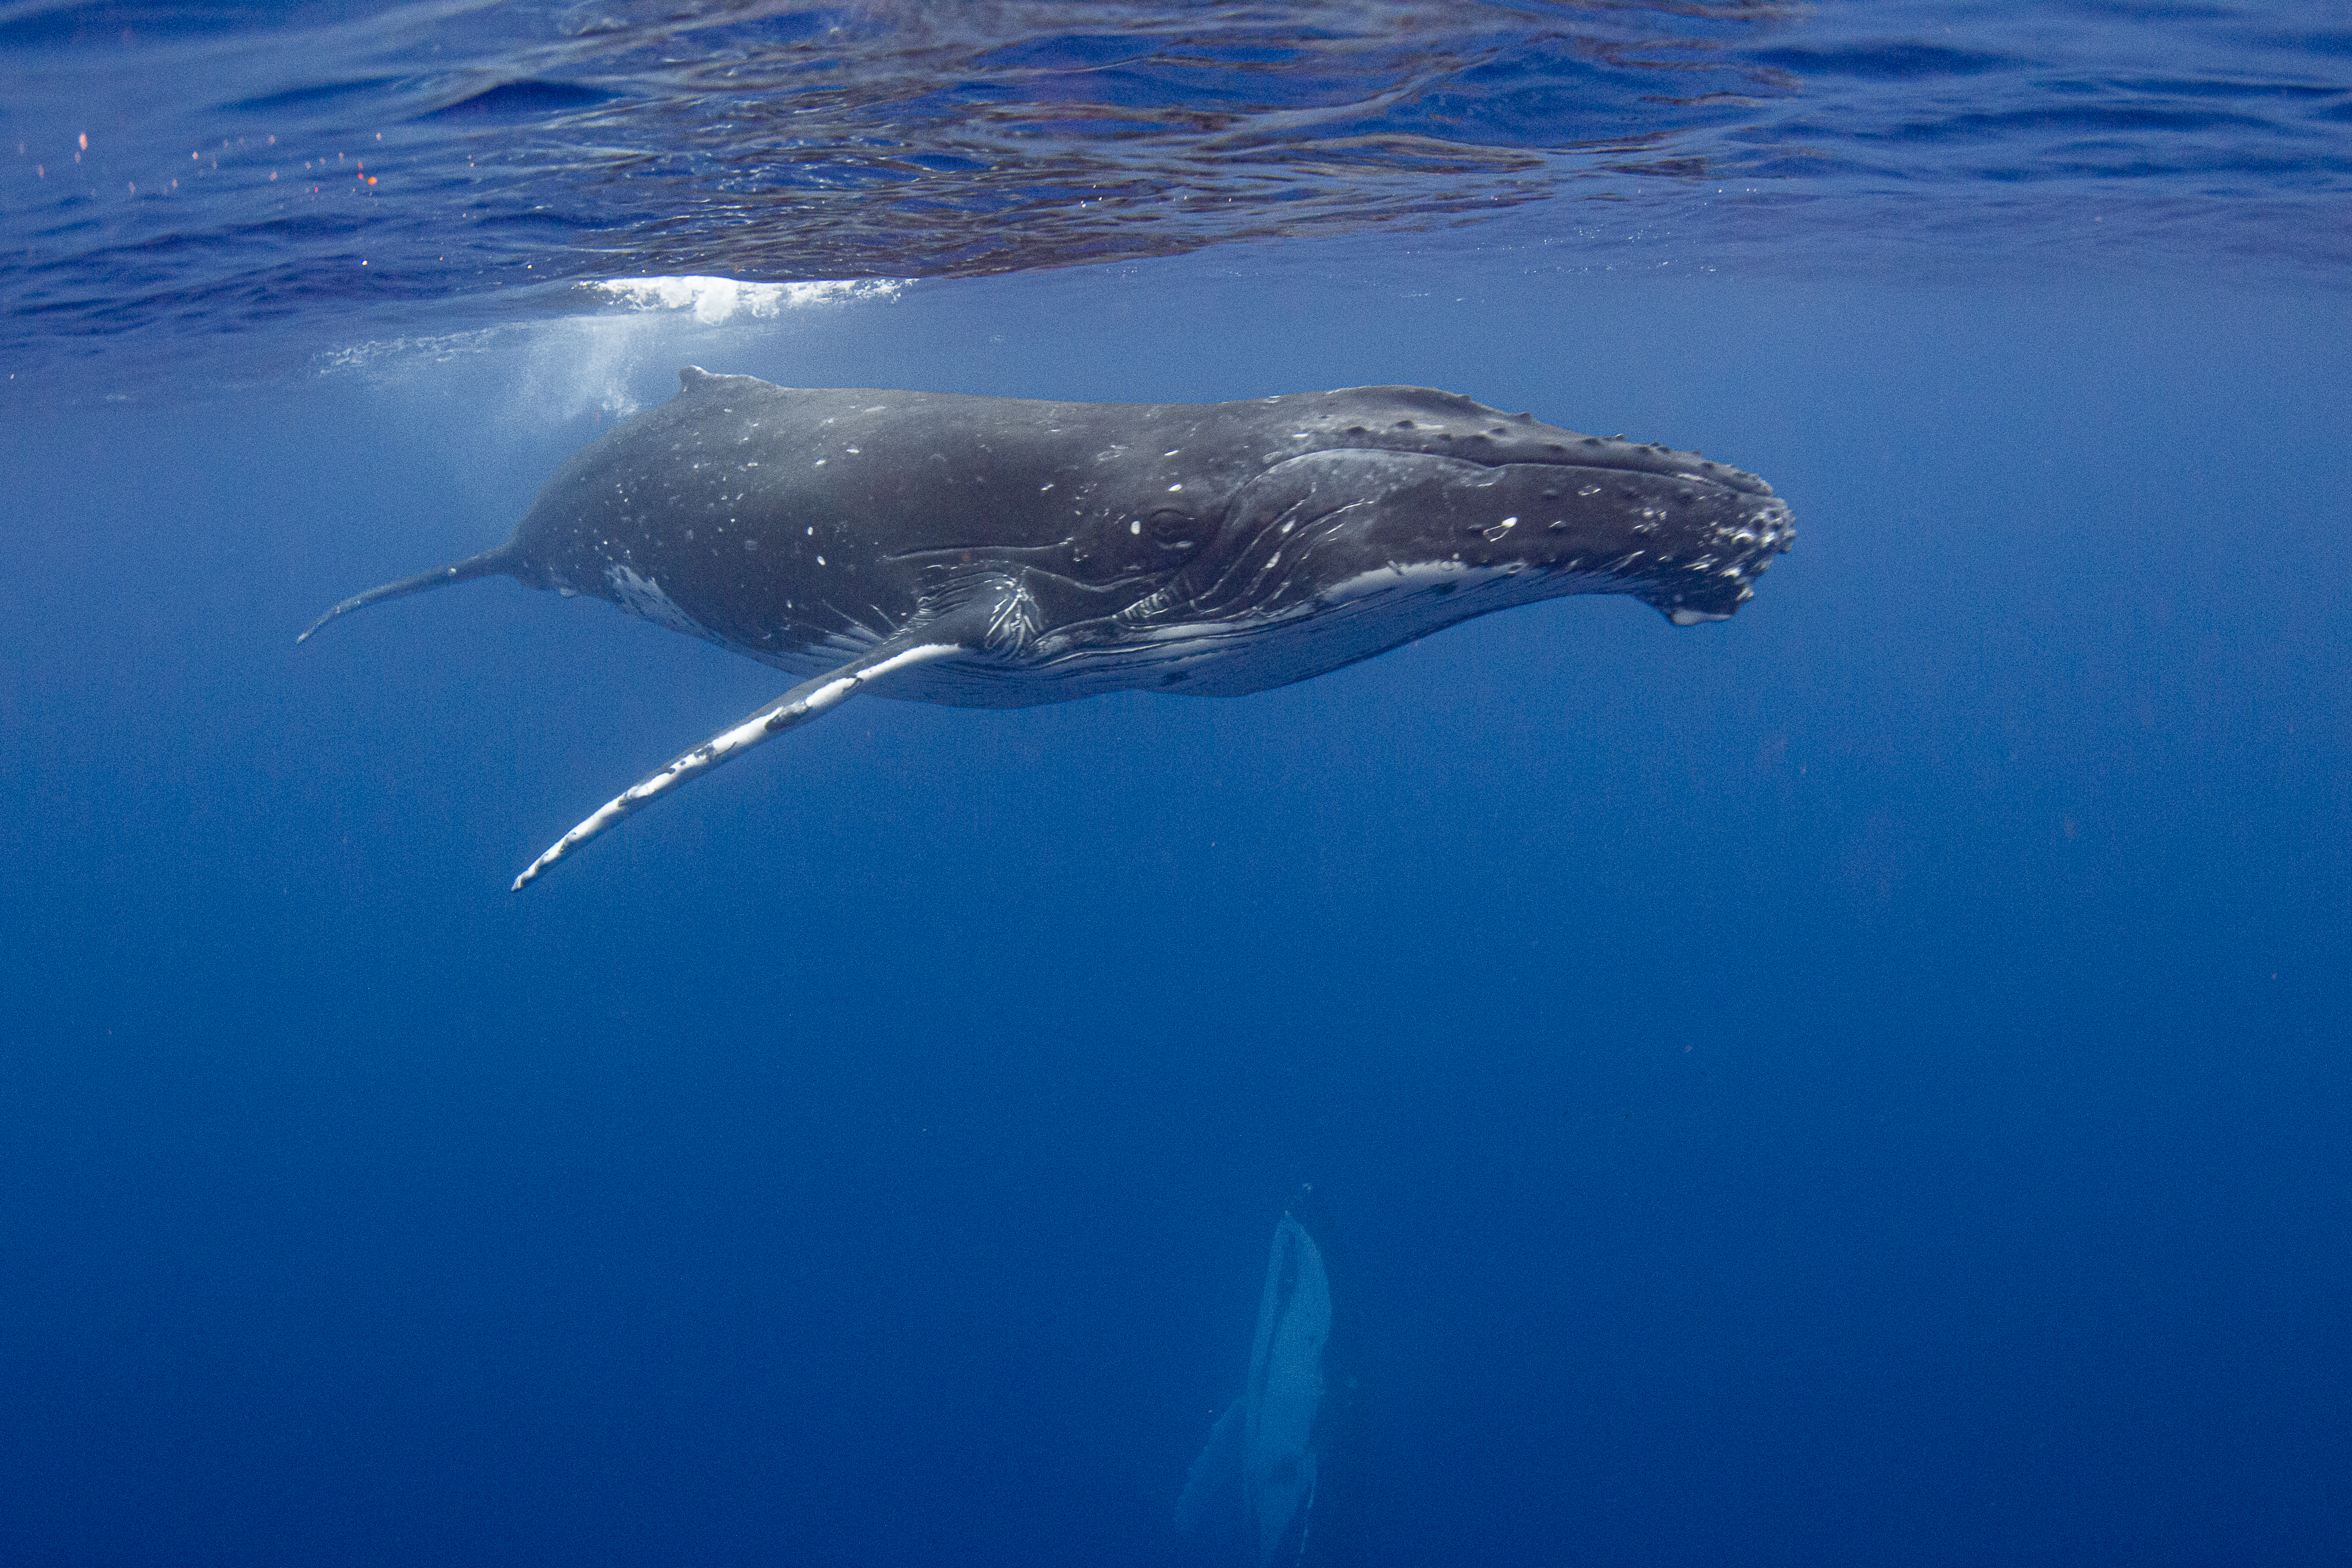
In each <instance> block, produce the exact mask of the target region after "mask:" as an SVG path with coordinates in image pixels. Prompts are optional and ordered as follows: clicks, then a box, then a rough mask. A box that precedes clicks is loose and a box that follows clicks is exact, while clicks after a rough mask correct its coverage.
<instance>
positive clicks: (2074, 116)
mask: <svg viewBox="0 0 2352 1568" xmlns="http://www.w3.org/2000/svg"><path fill="white" fill-rule="evenodd" d="M2326 15H2327V13H2326V11H2324V10H2321V9H2314V10H2313V11H2311V12H2309V13H2305V12H2302V11H2294V12H2287V11H2283V10H2281V9H2279V8H2277V7H2263V6H2255V5H2226V4H2223V5H2205V6H2200V7H2194V8H2189V7H2175V6H2166V7H2145V6H2133V5H2116V4H2093V3H2091V0H2042V3H2041V4H2027V5H1970V4H1964V3H1956V0H1946V3H1943V4H1924V3H1922V4H1908V5H1906V4H1900V3H1895V4H1880V5H1867V6H1864V5H1844V4H1835V3H1824V4H1819V5H1791V4H1776V3H1770V0H1748V3H1738V0H1730V3H1722V4H1699V3H1690V0H1664V3H1660V4H1654V5H1642V4H1634V3H1627V0H1589V3H1584V4H1570V3H1544V0H1513V3H1501V0H1489V3H1475V0H1460V3H1454V4H1448V5H1443V6H1435V5H1407V4H1391V3H1381V0H1352V3H1348V4H1339V3H1328V0H1327V3H1322V4H1311V3H1310V4H1295V5H1235V6H1219V7H1214V8H1202V7H1197V6H1192V5H1171V4H1158V5H1150V4H1118V3H1106V4H1095V5H1076V6H1074V5H1062V4H1045V3H1043V0H1003V3H997V4H989V5H931V4H916V3H912V0H908V3H902V4H887V3H886V4H865V5H835V6H829V7H810V6H796V5H780V4H761V3H719V0H684V3H679V0H659V3H633V0H618V3H613V4H587V5H553V4H541V5H530V4H523V5H499V6H473V5H453V4H446V3H445V4H422V5H416V4H410V5H373V6H370V5H352V6H343V7H337V8H334V9H332V10H331V12H323V13H320V12H302V13H298V14H296V15H295V16H291V17H288V16H280V15H279V14H278V13H277V12H275V11H274V10H271V9H269V8H264V7H255V6H250V5H211V6H207V5H194V4H171V5H164V4H152V3H150V4H122V5H65V4H45V3H43V0H31V3H28V4H19V5H14V6H5V7H0V58H5V60H6V61H7V62H8V63H7V65H6V67H5V74H6V76H7V77H8V79H9V85H10V88H11V91H10V93H9V95H8V100H7V102H6V105H5V141H6V142H7V143H11V144H12V145H6V146H5V153H6V154H7V156H5V159H0V241H5V243H0V316H5V321H7V323H8V325H7V326H6V327H5V328H0V333H5V338H0V343H5V346H6V347H7V348H9V349H11V350H14V351H16V352H19V353H26V352H29V351H32V350H35V349H37V348H38V347H42V346H47V347H48V348H51V349H54V348H55V347H57V346H58V345H59V344H61V343H66V342H76V341H80V342H89V340H92V339H104V338H107V337H119V336H121V334H124V333H128V332H132V331H139V330H141V329H149V328H158V327H171V328H175V329H180V330H187V329H194V330H196V331H200V332H205V333H209V332H216V331H232V330H239V329H251V328H256V327H268V326H269V325H271V324H273V323H278V322H285V321H297V322H299V321H306V320H309V321H316V320H318V319H320V318H321V317H322V316H326V315H329V314H331V313H333V312H335V311H339V310H345V309H347V308H348V306H349V305H350V304H351V303H352V302H354V301H368V302H372V303H374V304H379V305H381V304H385V303H388V302H397V301H401V300H411V301H428V300H429V301H439V300H448V299H450V298H452V297H453V296H462V295H467V294H469V293H482V292H486V291H488V290H494V289H501V290H502V289H512V288H514V287H516V286H518V285H541V284H547V283H561V282H564V281H569V280H577V279H607V278H613V277H619V276H629V275H696V276H700V275H709V276H723V277H730V278H739V279H814V278H831V279H856V278H886V277H887V278H907V277H951V276H964V275H973V274H983V273H993V272H1003V271H1013V270H1020V269H1026V268H1044V267H1056V266H1066V265H1071V264H1076V263H1083V262H1089V261H1102V260H1115V259H1128V258H1141V257H1149V256H1158V255H1168V254H1173V253H1178V252H1182V251H1187V250H1192V249H1197V248H1199V247H1204V246H1211V245H1215V244H1219V243H1224V242H1230V241H1235V240H1250V239H1264V238H1270V237H1280V236H1288V235H1297V234H1311V233H1318V232H1320V233H1330V232H1339V231H1345V230H1349V229H1357V228H1364V227H1369V226H1404V227H1409V228H1412V229H1415V230H1427V229H1431V228H1436V227H1450V226H1459V225H1465V224H1474V223H1477V222H1480V221H1482V220H1485V219H1489V218H1492V217H1494V216H1496V215H1499V214H1503V213H1514V212H1516V213H1522V214H1524V213H1525V212H1526V211H1527V210H1528V209H1529V208H1531V207H1534V206H1536V205H1538V204H1552V205H1549V206H1547V207H1545V208H1543V209H1542V213H1541V215H1539V217H1540V226H1541V228H1542V230H1543V233H1544V235H1545V237H1547V238H1549V239H1550V240H1553V241H1555V242H1558V243H1564V244H1569V245H1578V246H1583V247H1588V248H1591V249H1592V250H1594V251H1595V252H1596V253H1601V254H1606V253H1607V252H1609V251H1610V250H1611V248H1612V247H1616V248H1618V249H1622V248H1623V247H1626V246H1628V245H1629V244H1633V245H1640V244H1649V245H1656V244H1658V243H1661V240H1662V237H1664V238H1667V239H1670V240H1671V243H1672V244H1673V245H1674V246H1675V253H1676V255H1677V257H1678V258H1680V259H1682V260H1684V261H1685V262H1688V261H1691V260H1694V259H1705V260H1708V261H1720V262H1723V263H1725V264H1731V263H1735V262H1761V263H1762V264H1767V265H1789V264H1791V263H1792V262H1794V263H1798V264H1802V265H1809V266H1810V265H1817V264H1819V263H1820V262H1821V261H1822V260H1823V259H1825V258H1834V259H1837V260H1838V261H1839V262H1840V264H1849V263H1851V262H1852V261H1853V259H1854V258H1857V257H1862V258H1871V260H1870V264H1872V265H1881V266H1891V267H1893V268H1897V269H1901V268H1917V267H1922V266H1928V265H1937V266H1944V267H1953V266H1958V267H1961V268H1981V267H1984V266H1990V265H1998V264H2000V263H2001V262H2003V261H2005V260H2006V261H2012V262H2013V261H2016V260H2019V259H2022V260H2023V261H2024V262H2025V264H2027V265H2030V266H2042V265H2047V264H2048V263H2049V260H2050V258H2051V257H2052V256H2053V255H2058V256H2062V257H2065V258H2073V257H2074V256H2076V255H2078V254H2080V255H2096V254H2099V253H2102V252H2104V253H2105V254H2108V255H2133V254H2138V253H2144V252H2147V251H2149V250H2155V251H2158V252H2171V253H2179V254H2186V255H2189V256H2196V257H2203V256H2208V255H2213V254H2226V255H2231V256H2235V257H2238V258H2253V259H2254V260H2255V261H2256V262H2257V263H2258V264H2261V265H2266V266H2278V265H2284V266H2286V267H2288V268H2295V269H2301V270H2311V269H2314V268H2320V269H2325V268H2340V267H2341V265H2342V263H2343V261H2344V260H2345V259H2346V257H2345V255H2344V252H2345V250H2346V248H2347V241H2346V235H2347V232H2352V231H2348V230H2347V225H2346V224H2345V223H2344V222H2343V221H2342V220H2343V217H2344V216H2345V211H2344V209H2345V200H2344V198H2345V193H2346V190H2347V184H2352V29H2347V28H2345V27H2342V26H2337V27H2336V28H2334V29H2333V30H2330V29H2329V28H2328V27H2327V26H2324V25H2323V24H2324V20H2325V16H2326Z"/></svg>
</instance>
